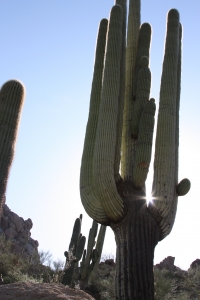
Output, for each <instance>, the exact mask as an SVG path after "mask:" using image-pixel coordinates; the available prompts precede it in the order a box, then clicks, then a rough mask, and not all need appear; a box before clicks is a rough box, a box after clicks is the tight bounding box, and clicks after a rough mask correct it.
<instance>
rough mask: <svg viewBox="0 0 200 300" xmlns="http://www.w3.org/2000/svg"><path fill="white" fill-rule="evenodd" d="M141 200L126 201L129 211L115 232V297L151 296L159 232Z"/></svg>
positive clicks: (152, 293) (147, 298) (151, 297)
mask: <svg viewBox="0 0 200 300" xmlns="http://www.w3.org/2000/svg"><path fill="white" fill-rule="evenodd" d="M141 202H143V201H132V199H131V201H128V203H129V204H128V206H129V213H128V214H127V215H126V217H125V218H124V219H123V221H122V222H121V223H120V224H117V225H115V224H114V225H112V226H111V227H112V229H113V231H114V234H115V239H116V244H117V253H116V273H117V276H116V299H131V300H134V299H135V300H136V299H137V300H140V299H141V300H142V299H145V300H150V299H154V275H153V258H154V249H155V246H156V245H157V243H158V239H159V232H158V226H157V224H156V222H155V220H154V219H153V218H152V217H151V215H150V214H149V212H148V210H147V207H146V206H145V205H143V203H141Z"/></svg>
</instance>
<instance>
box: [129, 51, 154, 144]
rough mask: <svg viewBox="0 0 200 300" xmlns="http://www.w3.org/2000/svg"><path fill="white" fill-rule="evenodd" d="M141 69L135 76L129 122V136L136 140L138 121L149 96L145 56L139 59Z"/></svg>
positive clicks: (147, 61) (147, 60)
mask: <svg viewBox="0 0 200 300" xmlns="http://www.w3.org/2000/svg"><path fill="white" fill-rule="evenodd" d="M140 62H141V69H140V70H139V72H138V76H137V88H136V93H135V99H134V102H135V103H134V111H133V114H132V121H131V136H132V138H134V139H137V138H138V129H139V120H140V117H141V113H142V110H143V108H144V105H145V103H146V101H147V100H149V96H150V88H151V72H150V69H149V68H148V65H149V59H148V57H146V56H143V57H142V58H141V59H140Z"/></svg>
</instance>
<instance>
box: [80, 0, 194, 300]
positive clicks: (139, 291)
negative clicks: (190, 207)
mask: <svg viewBox="0 0 200 300" xmlns="http://www.w3.org/2000/svg"><path fill="white" fill-rule="evenodd" d="M126 6H127V1H126V0H124V1H123V0H116V2H115V5H114V6H113V8H112V9H111V13H110V18H109V21H108V23H107V21H106V20H105V19H104V20H102V22H101V24H100V28H99V34H98V38H97V47H96V59H95V65H94V74H93V82H92V91H91V98H90V111H89V118H88V123H87V128H86V136H85V143H84V149H83V156H82V165H81V174H80V194H81V200H82V203H83V206H84V208H85V210H86V212H87V213H88V214H89V216H90V217H92V218H93V219H94V220H95V221H97V222H98V223H101V224H104V225H110V226H111V228H112V229H113V231H114V234H115V239H116V245H117V254H116V259H117V264H116V266H117V276H116V297H117V298H118V299H153V298H154V283H153V257H154V249H155V246H156V245H157V243H158V241H161V240H162V239H164V238H165V237H166V236H167V235H168V234H169V233H170V232H171V230H172V227H173V224H174V220H175V216H176V209H177V200H178V196H181V195H185V194H186V193H187V192H188V191H189V189H190V181H189V180H188V179H184V180H182V181H181V182H180V183H178V146H179V102H180V84H181V38H182V32H181V24H180V21H179V13H178V11H177V10H175V9H172V10H171V11H169V13H168V20H167V35H166V43H165V54H164V60H163V70H162V78H161V88H160V103H159V112H158V124H157V133H156V144H155V159H154V178H153V185H152V202H150V203H149V205H147V202H146V195H145V181H146V177H147V174H148V170H149V165H150V160H151V151H152V137H153V130H154V115H155V101H154V99H150V87H151V73H150V69H149V48H150V41H151V27H150V25H149V24H148V23H144V24H142V25H140V0H130V1H129V17H128V28H127V43H126V42H125V39H126V30H125V29H124V27H125V25H124V24H125V21H126ZM102 24H104V26H103V29H102ZM107 24H108V25H107ZM106 28H107V33H105V30H106ZM103 45H105V48H103ZM124 45H126V48H125V46H124ZM125 57H126V59H125ZM124 70H125V72H124ZM97 83H98V84H97ZM149 99H150V100H149ZM122 108H123V109H122ZM122 120H123V122H122ZM119 141H120V142H119ZM120 143H121V147H120ZM119 153H120V154H121V156H119ZM119 157H120V159H119ZM120 171H121V172H120ZM144 270H145V272H144Z"/></svg>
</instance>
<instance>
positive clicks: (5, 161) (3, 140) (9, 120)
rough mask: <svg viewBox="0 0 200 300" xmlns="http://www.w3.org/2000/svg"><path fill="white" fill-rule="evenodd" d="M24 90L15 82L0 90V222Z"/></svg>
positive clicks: (9, 82) (10, 82) (8, 82)
mask: <svg viewBox="0 0 200 300" xmlns="http://www.w3.org/2000/svg"><path fill="white" fill-rule="evenodd" d="M24 98H25V89H24V86H23V85H22V83H21V82H19V81H17V80H9V81H7V82H6V83H5V84H4V85H3V86H2V87H1V90H0V220H1V216H2V210H3V205H4V203H5V192H6V186H7V181H8V176H9V172H10V167H11V164H12V161H13V156H14V150H15V143H16V138H17V132H18V128H19V121H20V115H21V111H22V107H23V103H24Z"/></svg>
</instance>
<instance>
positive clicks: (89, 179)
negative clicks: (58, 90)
mask: <svg viewBox="0 0 200 300" xmlns="http://www.w3.org/2000/svg"><path fill="white" fill-rule="evenodd" d="M107 25H108V21H107V20H106V19H103V20H102V21H101V22H100V26H99V32H98V37H97V45H96V55H95V64H94V74H93V82H92V90H91V96H90V111H89V118H88V124H87V128H86V135H85V142H84V150H83V156H82V164H81V174H80V194H81V200H82V203H83V206H84V208H85V210H86V211H87V213H88V215H89V216H90V217H92V218H93V219H95V220H97V221H99V222H102V223H106V222H107V217H106V215H105V212H104V210H103V208H102V205H101V202H100V201H99V199H98V198H97V197H96V195H95V186H94V183H93V153H94V143H95V137H96V128H97V123H98V112H99V105H100V98H101V88H102V74H103V65H104V55H105V44H106V32H107Z"/></svg>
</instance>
